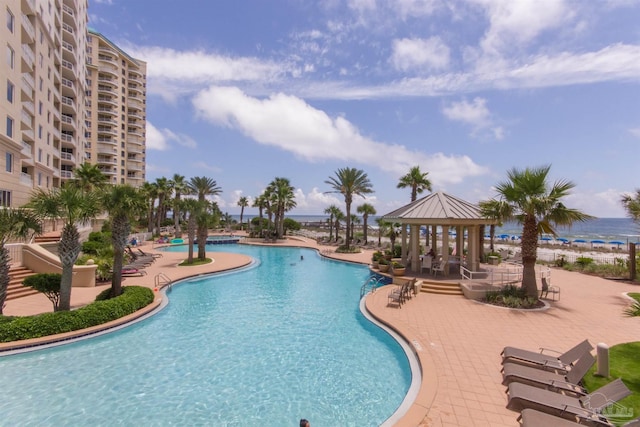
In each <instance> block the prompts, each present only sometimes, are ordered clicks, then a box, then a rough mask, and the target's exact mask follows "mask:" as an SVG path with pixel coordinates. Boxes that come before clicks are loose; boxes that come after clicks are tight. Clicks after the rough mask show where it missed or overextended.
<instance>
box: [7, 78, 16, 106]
mask: <svg viewBox="0 0 640 427" xmlns="http://www.w3.org/2000/svg"><path fill="white" fill-rule="evenodd" d="M14 88H15V86H14V85H13V83H11V82H10V81H9V80H7V101H9V102H10V103H11V104H13V89H14Z"/></svg>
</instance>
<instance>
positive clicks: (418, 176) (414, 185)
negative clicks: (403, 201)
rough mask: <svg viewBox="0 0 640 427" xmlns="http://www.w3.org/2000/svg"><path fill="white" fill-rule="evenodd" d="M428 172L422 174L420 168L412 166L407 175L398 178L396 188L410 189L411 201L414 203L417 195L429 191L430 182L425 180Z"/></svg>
mask: <svg viewBox="0 0 640 427" xmlns="http://www.w3.org/2000/svg"><path fill="white" fill-rule="evenodd" d="M427 175H429V172H424V173H422V172H421V171H420V166H414V167H412V168H411V169H409V173H407V174H406V175H404V176H402V177H400V182H398V186H397V188H411V201H412V202H413V201H415V200H416V198H417V197H418V194H421V193H422V192H423V191H424V190H429V191H431V181H429V179H428V178H427Z"/></svg>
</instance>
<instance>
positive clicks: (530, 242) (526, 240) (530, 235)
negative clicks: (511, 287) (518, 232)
mask: <svg viewBox="0 0 640 427" xmlns="http://www.w3.org/2000/svg"><path fill="white" fill-rule="evenodd" d="M521 247H522V266H523V271H522V287H523V288H524V290H525V293H526V295H527V296H529V297H534V298H537V297H538V285H537V283H536V259H537V251H538V224H537V221H536V218H535V216H533V215H527V216H526V217H525V219H524V225H523V227H522V246H521Z"/></svg>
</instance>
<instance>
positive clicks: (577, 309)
mask: <svg viewBox="0 0 640 427" xmlns="http://www.w3.org/2000/svg"><path fill="white" fill-rule="evenodd" d="M268 245H271V246H273V245H276V246H280V245H282V246H304V247H309V248H315V249H318V250H319V251H320V252H321V253H322V254H323V255H324V256H328V257H331V258H335V259H341V260H346V261H351V262H357V263H364V264H368V263H369V261H370V259H371V253H372V251H371V250H366V251H363V252H362V253H360V254H336V253H333V252H332V249H335V248H332V247H329V246H318V245H317V244H316V243H315V241H313V240H310V239H304V238H297V237H296V238H295V239H289V240H288V241H287V242H280V243H269V244H268ZM141 248H142V249H143V250H144V251H146V252H154V249H153V248H151V245H149V244H146V245H143V246H142V247H141ZM210 257H213V258H214V262H213V263H211V264H208V265H202V266H198V267H178V263H180V262H181V261H182V260H184V258H185V254H184V253H179V252H163V256H162V257H161V258H159V259H158V260H157V261H156V262H155V263H153V264H152V265H151V266H149V267H147V268H146V269H145V270H146V271H147V275H145V276H142V277H130V278H126V280H125V281H124V282H123V284H124V285H125V286H126V285H141V286H148V287H150V288H152V289H153V288H154V278H155V277H156V275H157V274H158V273H164V274H165V275H167V276H168V277H169V278H171V279H172V280H179V279H183V278H186V277H190V276H197V275H200V274H206V273H211V272H218V271H224V270H229V269H234V268H238V267H241V266H243V265H246V264H247V263H249V262H250V259H249V257H247V256H244V255H237V254H229V253H218V252H216V253H215V254H213V253H212V254H211V255H210ZM551 280H552V283H553V284H554V285H556V286H560V288H561V300H560V301H556V302H550V308H549V309H548V310H544V311H528V312H526V311H519V310H508V309H503V308H499V307H493V306H487V305H483V304H480V303H477V302H474V301H471V300H467V299H465V298H464V297H462V296H450V295H436V294H426V293H420V294H419V295H418V296H417V297H414V298H413V299H411V300H410V301H408V302H407V303H406V304H404V305H403V306H402V307H401V308H398V307H397V306H387V293H388V289H385V288H381V289H379V290H378V291H376V292H375V293H372V294H369V296H368V297H367V300H366V307H367V309H368V310H369V311H370V312H371V313H372V314H373V315H374V316H375V317H377V318H378V319H380V320H382V321H383V322H385V323H387V324H388V325H390V326H392V327H393V328H394V329H395V330H397V331H398V332H399V333H400V334H402V335H403V336H404V337H405V338H406V340H407V341H408V342H409V343H410V345H411V346H412V347H413V349H414V351H415V352H416V354H417V356H418V358H419V360H420V363H421V366H422V370H423V383H422V387H421V388H420V392H419V394H418V396H417V398H416V400H415V402H414V403H413V405H412V406H411V408H410V409H409V411H408V413H407V414H406V415H405V416H404V417H403V418H402V420H400V422H398V423H397V424H396V425H397V426H407V427H423V426H438V427H439V426H447V427H448V426H492V427H494V426H498V427H499V426H509V427H513V426H517V425H518V423H517V422H516V418H517V416H518V414H517V413H516V412H512V411H509V410H507V409H506V403H507V399H506V394H505V387H504V386H503V385H501V382H502V375H501V374H500V367H501V365H500V361H501V358H500V352H501V351H502V348H503V347H505V346H507V345H511V346H516V347H522V348H528V349H533V350H535V349H537V348H539V347H546V348H553V349H557V350H563V351H564V350H566V349H568V348H570V347H572V346H573V345H574V344H576V343H578V342H579V341H582V340H583V339H585V338H587V339H589V340H590V341H591V343H592V344H593V345H594V346H595V345H596V344H598V343H601V342H603V343H606V344H608V345H609V346H612V345H615V344H619V343H622V342H629V341H637V340H638V336H639V333H640V318H628V317H624V316H623V315H622V311H623V309H624V308H625V307H626V306H628V305H629V304H630V301H629V299H628V298H627V297H626V296H624V295H623V293H624V292H640V286H637V285H631V284H628V283H623V282H618V281H611V280H606V279H601V278H598V277H594V276H588V275H584V274H581V273H573V272H568V271H565V270H560V269H553V270H552V275H551ZM108 286H109V285H108V284H106V285H100V286H96V287H95V288H73V292H72V306H73V307H79V306H82V305H85V304H87V303H89V302H91V301H93V299H94V298H95V295H97V294H98V293H99V292H101V291H102V290H104V289H106V288H107V287H108ZM47 311H51V302H49V300H48V299H47V298H46V297H44V296H43V295H33V296H28V297H23V298H19V299H16V300H11V301H7V303H6V307H5V309H4V314H5V315H29V314H36V313H42V312H47ZM381 368H382V367H381Z"/></svg>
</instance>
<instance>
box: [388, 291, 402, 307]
mask: <svg viewBox="0 0 640 427" xmlns="http://www.w3.org/2000/svg"><path fill="white" fill-rule="evenodd" d="M392 303H395V304H398V307H399V308H402V304H403V303H404V285H399V286H396V288H395V289H392V290H391V291H389V293H388V294H387V305H391V304H392Z"/></svg>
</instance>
